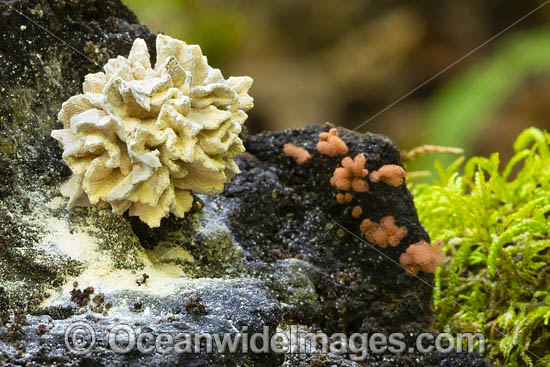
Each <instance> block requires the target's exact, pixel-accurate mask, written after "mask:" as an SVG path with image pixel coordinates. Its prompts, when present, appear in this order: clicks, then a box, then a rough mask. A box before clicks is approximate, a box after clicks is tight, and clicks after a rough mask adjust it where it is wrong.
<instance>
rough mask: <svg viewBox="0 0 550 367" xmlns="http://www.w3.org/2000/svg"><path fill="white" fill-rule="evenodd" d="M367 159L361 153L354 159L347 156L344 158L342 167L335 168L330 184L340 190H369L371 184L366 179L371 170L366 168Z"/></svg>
mask: <svg viewBox="0 0 550 367" xmlns="http://www.w3.org/2000/svg"><path fill="white" fill-rule="evenodd" d="M366 161H367V159H366V158H365V156H364V155H362V154H359V155H357V156H355V158H354V159H351V158H350V157H346V158H344V159H342V167H338V168H336V169H335V170H334V173H333V175H332V177H331V179H330V184H331V185H332V186H334V187H336V188H337V189H340V190H345V191H347V190H349V189H353V191H355V192H366V191H368V190H369V184H368V183H367V181H366V180H365V179H364V177H365V176H367V175H368V173H369V171H367V170H366V169H365V162H366Z"/></svg>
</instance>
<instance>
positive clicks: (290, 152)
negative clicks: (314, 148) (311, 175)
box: [283, 143, 311, 165]
mask: <svg viewBox="0 0 550 367" xmlns="http://www.w3.org/2000/svg"><path fill="white" fill-rule="evenodd" d="M283 152H284V153H285V155H286V156H288V157H292V158H294V159H295V160H296V163H298V164H299V165H302V164H304V163H306V162H307V161H309V160H310V159H311V154H309V152H308V151H307V150H305V149H304V148H302V147H298V146H296V145H294V144H291V143H287V144H285V145H284V146H283Z"/></svg>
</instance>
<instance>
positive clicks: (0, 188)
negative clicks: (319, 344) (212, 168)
mask: <svg viewBox="0 0 550 367" xmlns="http://www.w3.org/2000/svg"><path fill="white" fill-rule="evenodd" d="M11 7H13V8H11ZM18 12H20V13H22V14H24V15H25V16H27V17H29V18H31V19H32V20H33V21H34V22H37V23H38V24H40V25H42V26H43V27H46V28H47V29H49V30H51V31H52V32H53V33H55V34H56V35H57V36H58V37H60V38H61V39H63V40H65V41H67V42H68V43H70V45H71V46H72V47H73V48H74V49H73V48H71V47H68V46H67V45H66V44H63V43H61V42H60V41H59V40H57V39H56V38H54V37H52V36H51V35H50V34H48V33H47V32H45V31H44V30H43V29H41V28H40V27H38V26H37V25H35V24H33V23H31V22H30V21H29V20H27V19H26V18H24V17H23V16H22V15H21V14H19V13H18ZM0 17H1V24H2V27H1V30H0V70H2V73H0V96H1V98H0V364H5V365H32V366H51V365H53V364H56V365H58V366H78V365H89V366H92V365H94V366H95V365H105V366H112V365H129V366H143V365H148V366H149V365H150V366H164V365H182V366H189V365H192V366H218V365H219V366H236V365H248V366H268V367H269V366H283V365H286V366H294V365H303V366H329V365H337V366H390V365H391V366H487V365H488V364H487V362H485V361H484V360H483V359H482V358H480V357H479V356H478V355H476V354H456V355H455V354H453V355H440V354H432V355H428V356H421V355H418V354H414V353H412V354H404V355H401V356H396V355H391V354H386V355H383V356H380V355H369V356H367V359H366V361H365V362H361V363H359V362H353V361H352V360H351V359H350V358H349V357H348V356H337V355H334V354H329V355H313V356H297V355H294V356H288V355H286V356H285V355H276V354H273V353H268V354H260V355H253V354H226V355H212V354H204V353H197V354H191V355H189V354H183V355H175V354H168V355H162V354H160V353H153V354H141V353H139V352H137V351H135V352H132V353H129V354H125V355H119V354H116V353H114V352H113V351H112V350H110V349H109V348H108V346H107V344H106V341H105V335H106V334H107V332H108V331H109V330H110V328H111V327H112V326H113V325H115V324H120V323H125V324H129V325H131V326H135V327H136V328H137V329H139V330H141V331H149V332H151V333H153V334H156V333H159V332H161V331H168V332H174V333H178V332H188V333H193V332H197V331H202V332H221V333H223V332H229V333H235V332H236V331H238V330H240V328H241V327H244V326H248V330H249V331H256V330H258V331H261V330H262V328H263V327H264V326H269V327H271V329H272V332H274V331H275V328H279V329H280V330H288V328H289V325H291V324H295V325H299V328H300V329H301V330H311V331H323V332H325V333H328V334H331V333H334V332H346V333H352V332H358V331H359V332H365V333H373V332H395V331H401V332H404V333H406V334H407V335H414V334H416V333H419V332H421V331H425V330H430V324H431V320H432V311H431V310H430V306H429V305H430V302H429V298H430V295H431V289H430V288H429V287H428V286H426V285H425V284H423V283H422V282H420V281H419V280H418V279H416V278H411V277H408V276H406V274H405V271H404V270H403V269H401V268H400V267H398V266H397V265H396V263H395V261H397V260H398V258H399V255H400V254H401V253H402V252H403V251H404V250H405V249H406V247H407V245H408V244H410V243H413V242H418V241H420V240H429V238H428V235H427V233H426V232H425V231H424V229H423V228H422V226H421V225H420V223H419V222H418V218H417V216H416V211H415V209H414V206H413V203H412V198H411V195H410V193H409V192H408V191H407V189H406V187H405V186H400V187H397V188H396V187H393V186H388V185H385V184H383V183H376V184H371V185H370V186H371V187H370V192H367V193H360V194H359V193H356V194H355V195H354V198H353V201H352V202H351V203H349V204H345V205H340V204H338V203H337V202H336V199H335V193H336V192H335V190H334V188H333V187H331V186H330V183H329V180H330V176H331V175H332V172H333V171H334V168H335V167H337V166H338V165H339V161H340V158H338V157H335V158H330V157H327V156H321V155H320V154H318V153H317V152H314V149H315V144H316V142H317V136H318V134H319V133H320V132H321V131H327V130H328V128H329V127H328V126H311V127H308V128H306V129H304V130H289V131H283V132H278V133H264V134H260V135H257V136H253V137H249V138H248V139H247V141H246V142H245V145H246V148H247V150H248V153H246V154H244V155H243V156H241V157H240V158H238V160H237V161H238V164H239V167H240V169H241V170H242V173H241V174H239V175H237V176H236V177H235V179H234V180H233V182H232V183H231V184H229V185H227V186H226V189H225V191H224V193H223V194H220V195H218V196H214V197H209V196H202V195H200V196H199V200H198V201H196V204H195V206H194V208H193V209H192V211H191V214H189V215H188V216H187V217H186V218H185V219H178V218H175V217H174V216H170V217H169V218H166V219H164V220H163V221H162V223H161V226H160V227H159V228H154V229H150V228H148V227H147V225H146V224H144V223H142V222H140V221H139V220H138V219H137V218H133V217H132V218H131V217H128V216H117V215H114V214H112V213H111V212H110V211H109V210H108V209H98V208H93V207H92V208H77V209H73V210H67V209H66V208H65V205H66V199H64V198H62V197H61V195H60V193H59V187H60V185H61V184H62V183H63V182H65V181H66V180H67V179H68V178H69V176H70V171H69V170H68V169H67V167H66V166H65V165H64V164H63V161H62V159H61V154H62V152H61V149H60V148H59V146H58V144H57V142H56V141H54V140H53V139H52V138H50V132H51V130H53V129H58V128H60V124H59V123H58V122H57V119H56V116H57V112H58V111H59V109H60V107H61V103H62V102H63V101H65V100H66V99H67V98H68V97H70V96H71V95H73V94H76V93H78V91H79V90H80V85H81V83H82V81H83V79H84V75H86V74H88V73H90V72H97V71H99V68H98V66H97V65H95V64H94V62H97V63H98V64H102V63H104V62H105V61H106V59H107V58H112V57H115V56H116V55H118V54H122V55H126V54H127V53H128V52H129V49H130V47H131V44H132V41H133V39H135V38H137V37H141V38H143V39H145V40H146V42H147V43H148V44H149V48H150V49H151V50H153V49H154V47H153V43H154V38H155V37H154V35H153V34H151V33H150V32H149V31H148V30H147V29H146V28H144V27H142V26H141V25H139V24H138V23H137V19H136V18H135V17H134V16H133V15H132V14H131V13H130V12H129V11H128V10H127V9H126V8H125V7H124V6H123V5H121V4H120V3H119V2H118V1H114V0H109V1H99V0H98V1H94V0H86V1H84V0H83V1H73V0H71V1H68V0H67V1H64V0H58V1H53V0H52V1H45V0H43V1H10V2H0ZM75 49H76V50H77V51H78V52H82V53H83V54H85V55H87V56H86V57H83V56H82V55H80V54H79V53H78V52H77V51H75ZM88 58H90V59H92V61H93V62H92V61H90V60H89V59H88ZM153 58H154V55H153ZM340 136H341V138H342V139H343V140H345V141H346V143H347V145H348V147H349V150H350V155H351V156H355V155H357V154H359V153H362V154H364V155H365V156H366V158H367V163H366V168H367V169H369V171H371V170H375V169H377V168H379V167H381V166H382V165H383V164H399V152H398V150H397V147H396V146H395V145H394V144H393V143H392V142H391V141H389V140H388V139H387V138H384V137H381V136H377V135H370V134H367V135H357V134H354V133H351V132H349V131H343V130H340ZM285 143H293V144H296V145H298V146H303V147H305V148H307V149H308V150H309V151H310V152H312V153H313V154H312V156H313V157H312V159H311V160H310V161H309V162H308V163H306V164H304V165H301V166H300V165H297V164H296V162H295V160H294V159H293V158H290V157H287V156H285V155H284V153H283V145H284V144H285ZM355 205H360V206H361V207H362V208H363V216H362V218H359V219H355V218H353V217H352V216H351V210H352V208H353V206H355ZM388 215H391V216H393V217H394V218H395V220H396V223H397V224H398V225H400V226H406V227H407V230H408V234H407V236H406V237H405V238H404V239H403V240H402V242H401V244H400V245H399V246H397V247H388V248H386V249H379V248H376V247H374V248H373V247H372V246H371V245H370V244H368V243H366V242H364V241H362V240H361V239H360V238H359V235H360V232H359V223H360V220H361V219H364V218H370V219H372V220H374V221H377V222H378V221H380V219H381V218H382V217H384V216H388ZM378 251H381V252H382V253H383V255H382V254H381V253H380V252H378ZM386 256H387V257H386ZM388 258H389V259H391V260H393V261H391V260H389V259H388ZM420 276H421V277H422V278H423V279H424V280H425V281H427V282H428V283H430V282H431V281H432V277H431V276H429V275H425V274H423V273H421V274H420ZM74 282H76V283H75V284H73V283H74ZM89 287H93V289H91V288H89ZM75 321H85V322H87V323H88V324H90V325H91V326H92V328H93V329H94V330H95V332H96V333H97V335H98V337H97V346H96V348H95V349H94V351H93V352H92V353H90V354H88V355H84V356H79V355H75V354H71V353H70V352H69V351H67V349H66V347H65V344H64V333H65V330H66V329H67V327H68V326H69V325H70V324H71V323H73V322H75ZM411 345H412V344H411Z"/></svg>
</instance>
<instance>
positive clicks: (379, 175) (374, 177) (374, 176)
mask: <svg viewBox="0 0 550 367" xmlns="http://www.w3.org/2000/svg"><path fill="white" fill-rule="evenodd" d="M406 174H407V173H406V172H405V170H404V169H403V167H401V166H397V165H395V164H386V165H384V166H382V167H380V169H379V170H378V171H374V172H371V174H370V175H369V178H370V180H371V181H372V182H379V181H382V182H384V183H386V184H388V185H392V186H395V187H398V186H401V184H402V183H403V178H404V177H405V175H406Z"/></svg>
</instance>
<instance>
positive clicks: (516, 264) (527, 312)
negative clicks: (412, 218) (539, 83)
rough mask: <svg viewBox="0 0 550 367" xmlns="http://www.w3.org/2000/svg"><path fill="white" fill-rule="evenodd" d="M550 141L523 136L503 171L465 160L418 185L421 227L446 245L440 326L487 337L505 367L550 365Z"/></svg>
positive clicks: (439, 283) (541, 135) (488, 162)
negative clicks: (462, 168)
mask: <svg viewBox="0 0 550 367" xmlns="http://www.w3.org/2000/svg"><path fill="white" fill-rule="evenodd" d="M549 142H550V134H549V133H548V132H543V131H541V130H538V129H536V128H530V129H527V130H525V131H524V132H523V133H521V134H520V135H519V137H518V138H517V140H516V142H515V144H514V149H515V152H516V153H515V155H514V156H513V157H512V158H511V159H510V161H509V162H507V163H506V165H503V167H501V165H500V162H499V155H498V153H494V154H493V155H491V157H489V158H484V157H474V158H471V159H470V160H469V161H468V162H466V164H465V166H464V173H463V174H459V173H458V172H457V171H458V169H459V168H460V167H461V166H462V164H463V163H464V158H463V157H462V158H459V159H458V160H457V161H455V163H453V164H452V165H451V166H450V167H448V168H447V169H443V168H442V167H441V165H439V164H436V169H437V171H438V172H439V176H440V178H439V181H437V182H435V183H434V184H432V185H414V184H413V185H411V189H412V192H413V194H414V196H415V204H416V207H417V208H418V213H419V216H420V219H421V221H422V223H423V224H424V226H425V227H426V229H427V230H428V231H429V233H430V235H431V236H432V238H433V239H436V240H443V241H444V242H445V243H446V244H447V245H446V247H445V251H446V253H447V255H449V259H448V261H447V262H446V263H445V264H444V265H443V266H442V267H441V268H439V269H438V271H437V272H436V275H435V284H436V286H435V291H434V306H435V309H436V314H437V319H438V322H439V326H440V327H441V328H443V329H447V330H450V331H456V332H467V331H478V330H479V331H481V332H483V333H484V334H485V335H486V336H487V337H488V339H489V340H490V344H489V358H491V359H493V360H494V361H496V362H497V363H498V364H499V365H505V366H537V367H538V366H548V365H549V364H550V328H549V327H548V323H549V320H550V236H549V233H550V149H549Z"/></svg>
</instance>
